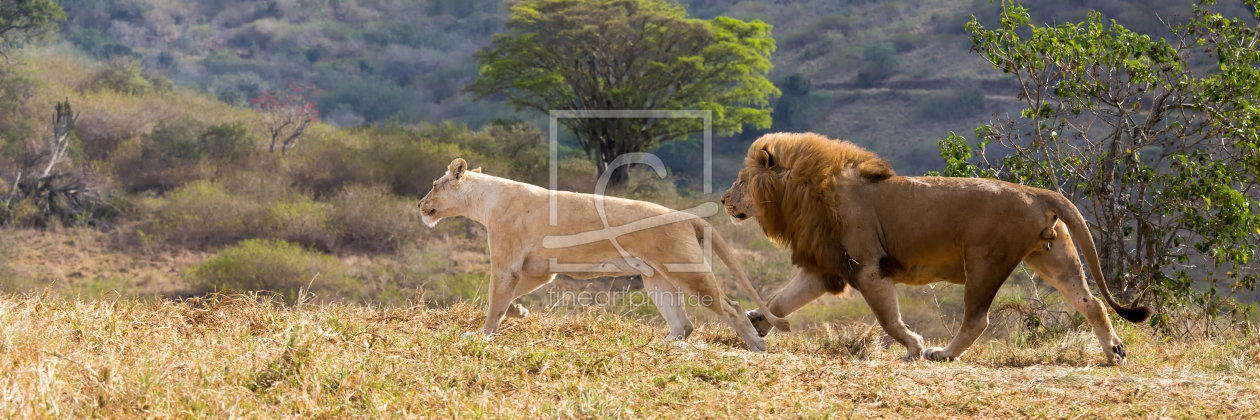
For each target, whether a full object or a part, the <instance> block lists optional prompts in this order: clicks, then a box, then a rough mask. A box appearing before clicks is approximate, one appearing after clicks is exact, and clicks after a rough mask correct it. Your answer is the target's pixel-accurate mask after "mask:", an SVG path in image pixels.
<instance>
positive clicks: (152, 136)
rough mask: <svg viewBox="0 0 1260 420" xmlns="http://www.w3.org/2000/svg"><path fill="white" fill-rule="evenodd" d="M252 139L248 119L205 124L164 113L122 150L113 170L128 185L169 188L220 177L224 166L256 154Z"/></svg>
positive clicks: (136, 188) (132, 187) (144, 188)
mask: <svg viewBox="0 0 1260 420" xmlns="http://www.w3.org/2000/svg"><path fill="white" fill-rule="evenodd" d="M253 144H254V139H253V137H252V136H251V135H250V133H249V129H248V128H246V126H245V124H244V123H240V122H234V123H224V124H219V125H215V126H211V127H206V125H205V124H204V123H202V122H201V121H199V120H197V119H195V118H192V117H187V116H186V117H182V118H174V119H164V120H160V121H158V123H157V126H156V127H154V129H153V132H152V133H149V134H148V135H145V136H143V137H141V138H140V139H139V142H138V143H136V142H135V141H134V140H133V141H132V142H129V143H126V144H124V145H123V146H122V147H121V148H120V149H119V150H118V153H116V155H115V156H114V159H113V161H114V170H115V173H116V174H117V175H118V180H119V181H120V183H121V184H122V185H123V186H124V187H125V188H126V189H127V190H128V191H132V192H141V191H149V190H156V191H159V192H161V191H168V190H172V189H175V188H178V187H180V186H182V185H185V184H187V183H189V182H192V181H197V180H205V179H211V178H216V177H217V175H219V174H221V173H223V172H225V171H224V168H225V167H226V166H229V165H233V164H237V163H240V162H243V161H244V160H245V159H246V158H247V157H248V156H250V155H252V153H253V151H254V149H253V148H252V145H253Z"/></svg>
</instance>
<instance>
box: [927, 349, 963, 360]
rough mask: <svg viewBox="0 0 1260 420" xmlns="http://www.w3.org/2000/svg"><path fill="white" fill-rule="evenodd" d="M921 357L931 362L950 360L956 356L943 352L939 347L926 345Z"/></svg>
mask: <svg viewBox="0 0 1260 420" xmlns="http://www.w3.org/2000/svg"><path fill="white" fill-rule="evenodd" d="M923 357H924V358H926V359H928V360H931V361H933V362H952V361H954V360H956V359H957V358H956V357H954V356H948V355H946V354H945V349H944V348H941V347H928V349H927V350H925V351H923Z"/></svg>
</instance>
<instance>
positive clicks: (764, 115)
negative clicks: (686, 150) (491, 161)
mask: <svg viewBox="0 0 1260 420" xmlns="http://www.w3.org/2000/svg"><path fill="white" fill-rule="evenodd" d="M773 51H774V40H773V39H771V38H770V25H767V24H765V23H763V22H761V21H757V20H754V21H752V22H741V21H739V20H735V19H731V18H726V17H718V18H715V19H713V20H711V21H705V20H700V19H690V18H687V15H686V11H685V10H684V9H683V8H682V6H679V5H676V4H673V3H670V2H668V1H665V0H524V1H521V2H518V3H515V4H513V5H512V7H511V17H510V19H509V20H508V22H507V33H504V34H498V35H495V36H494V40H493V42H492V43H491V45H489V46H486V47H484V48H482V49H481V50H480V51H478V52H477V53H476V54H474V57H475V58H476V60H477V61H478V63H480V64H481V66H482V67H481V74H480V76H479V77H478V78H477V80H475V81H474V82H473V83H472V84H470V85H469V86H467V87H466V88H465V90H466V91H468V92H472V93H474V94H476V97H477V98H478V99H483V98H486V97H489V96H495V95H503V96H504V97H506V99H507V102H508V103H510V104H512V105H513V106H514V107H515V108H516V109H517V110H518V111H520V110H533V111H537V112H541V113H543V114H547V113H549V112H550V111H552V110H684V109H691V110H711V111H713V129H714V131H715V132H716V133H717V134H719V135H726V134H731V133H737V132H739V131H740V130H741V128H742V125H743V124H749V125H752V126H754V127H757V128H766V127H769V126H770V112H771V111H770V110H769V109H766V107H767V106H768V105H769V98H770V97H771V96H773V95H778V94H779V91H778V89H776V88H775V87H774V85H773V84H771V83H770V81H769V80H767V79H766V77H765V75H766V73H767V72H769V71H770V68H771V67H772V66H771V63H770V53H771V52H773ZM560 123H561V124H563V125H564V126H565V127H566V128H568V129H569V130H571V131H573V132H574V133H576V134H577V135H578V136H579V138H580V141H581V144H582V147H583V148H584V149H585V150H586V152H587V154H588V155H592V156H593V157H594V159H595V163H596V165H597V167H598V169H599V171H600V172H601V173H603V172H604V171H605V170H606V169H607V168H608V165H609V164H610V163H611V162H612V161H613V159H616V158H617V156H620V155H622V154H625V153H632V152H641V151H645V150H648V149H651V148H652V147H655V146H656V145H657V144H659V143H660V142H662V141H668V140H673V139H678V138H682V137H685V136H687V135H689V134H693V133H698V132H700V131H701V130H703V122H702V121H700V120H696V119H678V118H653V119H636V118H616V119H613V118H608V119H595V118H575V119H562V120H560ZM624 169H625V167H622V168H619V169H618V170H617V171H616V172H614V173H613V175H612V177H611V182H612V183H614V184H621V183H624V182H625V180H626V172H625V170H624Z"/></svg>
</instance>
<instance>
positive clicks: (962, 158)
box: [941, 0, 1260, 328]
mask: <svg viewBox="0 0 1260 420" xmlns="http://www.w3.org/2000/svg"><path fill="white" fill-rule="evenodd" d="M1210 4H1212V1H1210V0H1209V1H1202V2H1200V3H1199V4H1198V5H1196V6H1195V7H1194V9H1193V16H1192V18H1191V19H1190V20H1188V21H1187V22H1186V23H1184V24H1179V25H1176V26H1169V30H1170V32H1169V34H1168V36H1167V39H1155V40H1152V39H1151V38H1150V37H1148V36H1145V35H1141V34H1138V33H1135V32H1132V31H1130V30H1128V29H1125V28H1124V27H1123V26H1121V25H1119V24H1116V23H1115V22H1114V21H1111V22H1107V21H1104V20H1103V18H1102V16H1100V15H1099V14H1098V13H1097V12H1092V13H1091V14H1090V15H1089V17H1088V19H1087V20H1086V21H1085V22H1082V23H1068V24H1063V25H1058V26H1046V27H1036V26H1031V25H1029V23H1028V22H1029V16H1028V14H1027V9H1024V8H1022V7H1018V6H1015V5H1013V4H1008V3H1005V2H1004V3H1003V4H1002V13H1001V16H1000V17H1001V26H1000V27H998V28H996V29H992V30H990V29H986V28H985V27H984V26H982V25H981V24H980V23H979V22H977V21H976V19H975V18H974V17H973V18H972V20H971V22H970V23H968V24H967V29H968V31H970V32H971V34H972V41H973V43H974V48H973V50H974V51H978V52H979V53H980V54H981V55H983V56H984V57H985V58H986V59H987V60H988V61H989V62H990V63H992V64H993V65H994V67H995V68H999V69H1002V71H1003V72H1005V73H1008V74H1011V75H1012V76H1014V78H1015V80H1017V81H1018V83H1019V87H1020V89H1021V90H1020V93H1019V94H1018V99H1019V100H1021V101H1023V108H1024V109H1023V111H1022V112H1021V113H1020V115H1019V116H1018V117H1014V116H1006V117H1005V118H1001V119H999V120H996V121H994V122H993V123H992V124H988V125H982V126H980V127H979V128H977V129H976V133H977V136H978V137H979V140H980V141H979V149H978V151H975V152H976V153H977V156H976V157H974V158H973V156H972V153H973V150H972V149H971V148H970V147H969V146H968V145H967V143H966V141H965V139H963V138H961V137H959V136H955V135H953V133H951V136H950V138H948V139H946V140H943V141H942V142H941V148H942V156H943V157H945V158H946V161H947V171H946V175H952V176H986V177H995V178H1004V179H1006V180H1008V181H1012V182H1018V183H1023V184H1029V185H1034V186H1039V187H1043V188H1049V189H1053V190H1056V191H1059V192H1060V193H1063V194H1064V195H1066V196H1067V197H1069V198H1070V199H1072V200H1073V201H1074V202H1076V203H1079V204H1078V205H1080V206H1081V207H1082V210H1083V212H1084V213H1086V215H1087V218H1088V219H1089V220H1090V221H1091V226H1090V227H1091V228H1092V229H1093V230H1094V231H1096V232H1097V234H1098V237H1099V238H1098V241H1099V242H1100V246H1099V251H1100V257H1101V260H1102V269H1103V270H1102V271H1103V273H1104V275H1105V276H1106V279H1105V281H1107V282H1108V286H1109V287H1111V289H1112V290H1122V291H1123V292H1122V294H1123V295H1124V296H1125V297H1126V298H1127V299H1130V300H1134V299H1139V300H1141V299H1145V300H1149V301H1151V303H1153V304H1155V305H1157V306H1160V307H1163V308H1165V309H1171V308H1177V307H1184V306H1185V305H1188V304H1189V305H1194V306H1197V307H1199V308H1201V309H1202V310H1203V313H1204V314H1205V315H1207V316H1208V318H1211V317H1214V316H1216V315H1218V314H1220V313H1222V312H1223V311H1227V310H1232V311H1237V310H1238V308H1237V307H1234V306H1232V305H1231V304H1230V302H1229V299H1228V296H1230V295H1232V294H1233V293H1234V292H1237V291H1239V290H1254V289H1255V284H1256V277H1257V274H1256V273H1257V267H1256V265H1255V257H1256V250H1257V243H1258V239H1260V216H1258V214H1257V213H1258V212H1260V204H1258V203H1257V197H1260V190H1258V189H1257V186H1258V183H1260V108H1258V107H1257V104H1258V103H1260V68H1257V64H1260V31H1258V30H1257V28H1256V27H1255V26H1251V25H1248V24H1247V23H1246V22H1243V21H1241V20H1236V19H1226V18H1224V17H1222V16H1221V15H1219V14H1214V13H1211V12H1209V11H1208V10H1206V9H1205V8H1206V7H1207V6H1208V5H1210ZM1258 16H1260V15H1258ZM1023 34H1027V36H1024V35H1023ZM1209 57H1210V58H1211V60H1210V61H1209V60H1204V58H1209ZM1196 62H1197V63H1211V64H1207V65H1195V64H1194V63H1196ZM986 146H988V148H986ZM994 146H997V147H996V149H997V150H996V153H995V154H999V155H1000V156H997V157H995V158H994V159H993V160H992V161H991V160H990V159H989V158H988V157H987V156H986V152H987V151H990V150H993V149H995V147H994ZM977 160H978V162H977ZM1196 279H1197V280H1201V281H1205V282H1206V285H1207V287H1206V288H1197V286H1198V285H1202V284H1203V283H1198V284H1196ZM1095 280H1096V281H1098V279H1095ZM1192 286H1195V287H1192ZM1235 313H1236V312H1235ZM1168 320H1169V318H1168V317H1167V316H1157V317H1155V318H1153V320H1152V323H1153V325H1165V326H1167V322H1168ZM1210 324H1211V323H1203V324H1201V325H1210ZM1209 328H1210V327H1209Z"/></svg>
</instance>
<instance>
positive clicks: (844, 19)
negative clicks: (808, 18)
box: [817, 14, 853, 35]
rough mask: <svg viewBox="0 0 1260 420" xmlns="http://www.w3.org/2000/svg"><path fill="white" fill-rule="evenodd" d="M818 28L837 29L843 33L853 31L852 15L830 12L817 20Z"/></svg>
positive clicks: (847, 33) (823, 29) (821, 29)
mask: <svg viewBox="0 0 1260 420" xmlns="http://www.w3.org/2000/svg"><path fill="white" fill-rule="evenodd" d="M817 26H818V30H820V31H837V32H840V33H842V34H845V35H849V34H851V33H852V32H853V16H848V15H841V14H831V15H827V16H823V17H822V19H819V20H818V25H817Z"/></svg>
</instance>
